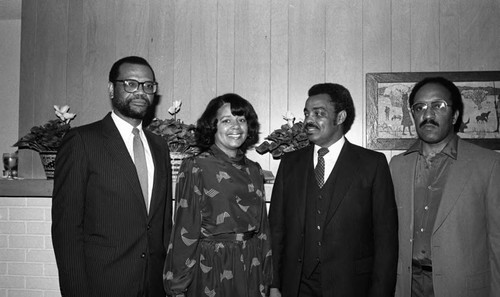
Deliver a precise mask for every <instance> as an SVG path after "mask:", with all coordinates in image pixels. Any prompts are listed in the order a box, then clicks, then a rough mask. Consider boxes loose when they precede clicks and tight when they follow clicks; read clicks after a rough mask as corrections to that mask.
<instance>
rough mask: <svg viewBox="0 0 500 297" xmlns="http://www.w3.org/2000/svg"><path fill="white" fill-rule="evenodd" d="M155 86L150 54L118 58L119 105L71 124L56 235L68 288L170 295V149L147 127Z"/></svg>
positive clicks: (58, 189)
mask: <svg viewBox="0 0 500 297" xmlns="http://www.w3.org/2000/svg"><path fill="white" fill-rule="evenodd" d="M156 88H157V84H156V82H155V75H154V72H153V69H152V68H151V66H150V65H149V64H148V62H147V61H146V60H145V59H143V58H140V57H126V58H123V59H121V60H118V61H117V62H115V64H114V65H113V67H112V68H111V71H110V73H109V84H108V90H109V96H110V98H111V103H112V107H113V111H112V112H111V113H109V114H108V115H106V116H105V117H104V119H102V120H100V121H97V122H95V123H91V124H89V125H85V126H82V127H78V128H75V129H72V130H71V131H70V132H68V134H67V135H66V137H65V139H64V141H63V144H62V146H61V148H60V150H59V151H58V154H57V159H56V173H55V179H54V193H53V204H52V240H53V245H54V252H55V255H56V260H57V266H58V269H59V283H60V289H61V294H62V295H63V296H117V297H118V296H120V297H123V296H130V297H137V296H155V297H156V296H158V297H160V296H162V297H164V296H165V292H164V290H163V282H162V271H163V262H164V259H165V254H166V247H167V244H168V240H169V237H170V231H171V227H172V226H171V222H172V220H171V214H172V209H171V203H170V199H171V169H170V160H169V157H168V156H169V152H168V147H167V144H166V143H165V142H164V141H163V140H162V138H160V137H159V136H156V135H154V134H152V133H150V132H148V131H145V130H143V129H142V119H143V118H144V116H145V114H146V113H147V111H148V110H149V108H150V106H151V104H152V101H153V97H154V94H155V92H156ZM133 133H134V134H133ZM136 145H138V146H136ZM139 152H140V154H139ZM142 172H143V173H142Z"/></svg>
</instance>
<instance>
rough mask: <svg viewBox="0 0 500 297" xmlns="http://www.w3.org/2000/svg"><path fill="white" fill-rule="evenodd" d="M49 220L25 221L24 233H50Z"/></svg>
mask: <svg viewBox="0 0 500 297" xmlns="http://www.w3.org/2000/svg"><path fill="white" fill-rule="evenodd" d="M51 225H52V223H50V222H28V223H26V233H28V234H41V235H50V227H51Z"/></svg>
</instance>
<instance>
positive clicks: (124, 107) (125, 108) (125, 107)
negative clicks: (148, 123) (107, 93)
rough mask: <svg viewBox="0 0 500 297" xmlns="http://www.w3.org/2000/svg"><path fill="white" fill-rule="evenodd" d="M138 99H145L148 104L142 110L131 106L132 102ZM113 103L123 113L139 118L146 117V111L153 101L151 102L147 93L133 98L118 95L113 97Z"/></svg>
mask: <svg viewBox="0 0 500 297" xmlns="http://www.w3.org/2000/svg"><path fill="white" fill-rule="evenodd" d="M136 99H142V100H144V102H145V103H146V104H147V106H146V107H145V108H143V109H141V110H135V109H133V108H132V107H131V106H130V103H131V102H132V101H133V100H136ZM111 104H112V105H113V107H114V108H115V109H116V110H117V111H118V112H120V113H121V114H122V115H124V116H126V117H129V118H132V119H137V120H142V119H144V117H145V116H146V113H147V112H148V110H149V107H150V106H151V103H150V102H149V100H148V98H147V97H146V96H145V95H143V96H134V97H132V98H127V99H118V98H117V96H114V97H113V98H111Z"/></svg>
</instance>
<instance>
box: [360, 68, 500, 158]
mask: <svg viewBox="0 0 500 297" xmlns="http://www.w3.org/2000/svg"><path fill="white" fill-rule="evenodd" d="M430 76H442V77H445V78H447V79H449V80H451V81H453V82H454V83H455V85H456V86H457V87H458V88H459V90H460V92H461V93H462V100H463V102H464V114H463V120H462V125H461V126H460V131H459V132H458V135H459V136H460V137H461V138H463V139H465V140H467V141H470V142H472V143H475V144H477V145H480V146H482V147H486V148H489V149H493V150H498V149H500V132H499V126H500V71H474V72H392V73H367V74H366V144H367V147H368V148H370V149H379V150H406V149H408V148H409V147H410V146H411V145H412V144H413V143H414V142H415V140H416V139H417V133H416V131H415V123H414V122H413V118H412V115H411V111H410V106H409V100H408V99H409V96H410V93H411V90H412V88H413V86H414V85H415V84H416V83H417V82H419V81H420V80H422V79H423V78H425V77H430Z"/></svg>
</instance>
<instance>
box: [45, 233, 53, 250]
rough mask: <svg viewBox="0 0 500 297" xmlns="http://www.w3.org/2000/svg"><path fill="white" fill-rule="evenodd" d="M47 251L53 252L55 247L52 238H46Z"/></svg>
mask: <svg viewBox="0 0 500 297" xmlns="http://www.w3.org/2000/svg"><path fill="white" fill-rule="evenodd" d="M45 249H47V250H53V249H54V246H53V245H52V236H45Z"/></svg>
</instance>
